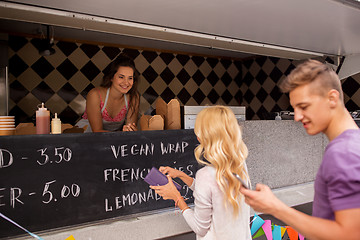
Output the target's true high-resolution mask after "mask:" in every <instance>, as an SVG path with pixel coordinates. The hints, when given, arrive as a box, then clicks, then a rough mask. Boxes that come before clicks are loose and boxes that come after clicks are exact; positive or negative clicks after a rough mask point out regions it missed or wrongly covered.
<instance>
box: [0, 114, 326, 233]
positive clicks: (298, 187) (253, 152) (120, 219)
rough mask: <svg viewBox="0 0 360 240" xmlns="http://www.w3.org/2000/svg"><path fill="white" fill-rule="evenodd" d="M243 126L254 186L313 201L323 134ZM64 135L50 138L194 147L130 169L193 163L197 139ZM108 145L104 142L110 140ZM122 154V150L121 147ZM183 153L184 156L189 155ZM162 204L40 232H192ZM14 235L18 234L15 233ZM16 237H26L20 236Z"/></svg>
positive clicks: (276, 124)
mask: <svg viewBox="0 0 360 240" xmlns="http://www.w3.org/2000/svg"><path fill="white" fill-rule="evenodd" d="M241 125H242V128H243V135H244V141H245V143H246V144H247V146H248V149H249V157H248V159H247V164H248V169H249V173H250V177H251V180H252V184H253V185H255V183H257V182H262V183H266V184H268V185H269V186H270V187H271V188H273V189H275V190H276V192H277V194H279V197H280V198H281V199H283V200H284V201H285V202H286V203H287V204H288V205H291V206H294V205H299V204H302V203H306V202H310V201H311V200H312V197H313V186H312V182H313V180H314V178H315V174H316V171H317V168H318V166H319V164H320V162H321V159H322V154H323V151H324V148H325V145H326V144H327V140H326V138H325V137H324V135H322V134H319V135H317V136H308V135H307V134H306V132H305V131H304V129H303V127H302V125H301V124H299V123H295V122H293V121H245V122H242V123H241ZM66 135H67V134H64V135H58V136H51V138H49V139H52V140H53V141H54V142H55V143H62V144H64V143H65V142H64V141H65V140H66V141H67V142H69V139H71V137H72V139H73V142H72V143H71V145H77V147H78V148H79V149H83V151H87V152H91V149H92V148H94V142H92V141H91V139H92V138H93V137H95V139H96V140H97V142H99V143H103V142H105V143H107V146H108V147H105V148H104V149H105V150H106V151H110V152H111V151H112V150H111V147H109V146H110V145H111V144H110V143H117V144H118V145H119V146H120V145H121V143H125V142H127V144H134V143H135V142H136V141H137V140H136V139H140V140H141V141H145V142H146V141H147V140H149V141H150V142H156V143H155V148H156V145H157V144H160V142H169V141H172V140H174V139H175V138H176V141H177V142H184V141H185V139H186V141H187V142H188V143H189V145H188V146H189V147H188V148H187V150H191V151H187V150H186V151H183V152H178V153H176V154H174V155H172V156H171V157H170V156H169V157H168V158H166V159H165V158H159V159H150V158H148V159H147V160H146V157H145V156H136V158H134V160H132V167H134V168H136V166H137V165H138V164H140V165H141V162H143V161H149V162H147V165H146V166H148V167H150V166H151V165H152V164H155V165H158V164H160V162H159V161H170V160H171V161H175V162H178V161H180V160H181V159H187V160H182V161H190V162H187V163H186V164H185V165H189V163H191V164H192V160H189V158H191V157H189V156H190V155H188V154H189V153H191V152H192V148H193V147H194V146H195V145H196V143H195V142H194V139H195V136H194V135H193V132H192V131H191V130H170V131H152V132H134V133H122V134H119V133H98V134H89V135H86V134H83V135H81V136H80V135H76V134H70V135H67V136H66ZM70 136H71V137H70ZM76 136H79V138H81V139H82V141H78V140H77V139H76V138H77V137H76ZM29 137H31V139H32V141H35V142H36V140H37V139H40V138H42V137H43V136H29ZM134 139H135V140H134ZM160 139H161V140H160ZM7 140H11V141H12V144H13V145H15V146H17V147H18V148H19V149H20V148H21V149H23V151H26V149H27V146H24V145H23V142H24V140H25V138H24V137H22V136H12V137H1V138H0V148H2V149H4V148H3V146H4V145H5V144H4V143H5V142H6V141H7ZM140 140H139V141H140ZM134 141H135V142H134ZM186 141H185V142H186ZM60 145H61V144H60ZM185 145H186V144H185ZM185 145H183V146H185ZM104 146H106V144H105V145H104ZM174 147H175V148H174V149H176V146H175V145H174ZM179 147H180V148H178V150H179V151H180V149H181V145H179ZM119 153H121V151H120V152H119ZM14 155H16V154H14ZM183 155H186V156H185V158H184V156H183ZM136 159H138V160H139V159H140V160H141V161H140V162H137V160H136ZM79 161H80V160H79ZM101 161H102V163H104V164H107V162H109V161H110V160H109V159H107V157H105V155H104V158H103V159H101ZM152 161H153V162H152ZM120 162H122V161H119V163H118V164H122V163H120ZM169 163H171V162H167V164H169ZM91 164H96V165H97V167H100V166H101V165H102V164H100V162H99V161H95V162H92V161H91V160H90V159H89V160H88V165H91ZM177 164H179V163H177ZM191 164H190V165H191ZM86 167H88V168H90V169H91V166H86V165H84V169H86ZM9 168H10V167H9ZM119 168H120V167H119ZM4 171H6V168H2V169H1V168H0V172H1V173H2V172H4ZM3 176H4V175H3V174H0V183H2V182H4V179H3ZM75 179H76V178H75ZM89 181H90V180H89ZM90 183H91V182H90ZM123 184H124V183H121V185H120V186H118V187H120V188H121V187H122V185H123ZM89 187H91V185H89ZM0 188H1V186H0ZM95 188H96V186H95V185H94V189H95ZM111 189H112V190H110V191H113V192H116V191H118V190H117V189H116V188H111ZM109 194H110V193H109ZM164 202H165V203H164V205H161V204H160V201H159V202H158V203H159V204H160V205H161V206H160V208H156V207H155V209H153V208H151V207H145V208H139V209H138V210H140V211H139V212H136V213H135V214H129V213H130V212H125V213H124V214H123V215H122V214H121V213H120V212H119V213H118V214H117V216H111V217H110V218H104V219H98V220H96V221H90V222H84V223H83V224H77V225H74V226H71V224H70V226H69V225H67V226H63V227H61V228H57V229H52V230H51V229H47V228H46V227H44V229H43V231H40V232H38V233H39V234H40V236H43V237H44V238H45V239H54V240H55V239H65V238H66V237H68V236H70V235H71V234H72V235H74V237H75V239H77V240H78V239H104V236H106V239H119V235H121V236H122V237H121V238H123V239H156V238H165V237H169V236H174V235H178V234H182V233H186V232H190V231H191V230H190V229H189V227H188V226H187V225H186V223H185V222H184V220H183V219H182V216H181V215H180V214H174V208H173V207H172V203H171V201H167V203H166V201H164ZM102 203H103V202H102ZM1 208H3V207H0V210H1ZM54 221H55V220H54ZM69 221H70V220H69ZM25 227H26V226H25ZM29 230H31V229H29ZM11 239H14V238H13V237H12V238H11ZM18 239H22V238H21V237H20V238H18Z"/></svg>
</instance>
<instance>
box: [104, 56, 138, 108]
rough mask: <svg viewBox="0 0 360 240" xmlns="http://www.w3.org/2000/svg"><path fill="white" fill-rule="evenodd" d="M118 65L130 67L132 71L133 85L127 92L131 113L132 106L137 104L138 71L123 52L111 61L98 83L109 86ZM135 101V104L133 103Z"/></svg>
mask: <svg viewBox="0 0 360 240" xmlns="http://www.w3.org/2000/svg"><path fill="white" fill-rule="evenodd" d="M119 67H130V68H132V70H133V71H134V76H133V80H134V83H133V86H132V88H131V89H130V90H129V92H128V94H129V95H130V99H129V109H132V110H133V111H132V113H134V108H135V106H137V105H138V104H139V93H138V91H137V86H138V82H139V73H138V71H137V70H136V67H135V63H134V61H133V60H132V59H131V58H129V57H128V56H127V55H125V54H120V55H119V56H118V57H117V58H116V59H115V60H114V61H112V62H111V63H110V64H109V65H108V66H107V67H106V69H105V73H104V77H103V80H102V83H101V84H100V86H101V87H104V88H109V87H111V84H112V81H111V80H112V78H113V77H114V75H115V73H116V72H117V71H118V70H119ZM133 103H135V104H133Z"/></svg>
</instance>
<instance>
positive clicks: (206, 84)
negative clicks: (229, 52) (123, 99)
mask: <svg viewBox="0 0 360 240" xmlns="http://www.w3.org/2000/svg"><path fill="white" fill-rule="evenodd" d="M38 42H39V40H38V39H35V38H24V37H18V36H11V35H10V36H9V79H10V101H11V102H12V103H13V105H12V109H10V114H14V115H15V116H16V121H17V123H19V122H23V121H33V120H34V119H33V114H34V110H35V109H36V106H37V104H39V103H41V102H44V103H45V105H46V107H48V108H49V109H50V111H51V112H52V114H54V113H55V112H54V111H57V113H58V114H59V116H60V118H61V120H62V121H63V122H64V123H71V124H74V123H75V122H76V121H77V119H79V117H80V116H81V114H82V113H83V112H84V110H85V109H84V108H85V102H86V96H87V94H88V92H89V91H90V90H91V89H92V88H94V87H96V86H99V85H100V83H101V79H102V76H103V72H104V71H106V66H107V65H108V63H110V62H111V61H112V60H113V59H115V58H116V57H117V56H118V55H119V54H120V53H125V54H127V55H128V56H129V57H131V58H133V59H134V61H135V63H136V66H137V69H138V71H139V73H140V82H139V93H140V95H141V101H142V102H141V104H140V106H141V109H140V112H141V113H151V112H154V111H153V109H154V108H155V105H154V104H155V101H156V99H157V98H158V97H159V96H160V97H162V98H163V99H164V100H165V101H169V100H170V99H172V98H177V99H178V100H179V101H180V103H181V105H206V104H226V105H233V106H236V105H243V106H246V107H247V115H246V118H247V119H267V118H269V112H273V111H282V110H291V108H290V105H289V99H288V96H287V95H286V94H282V93H281V92H280V90H279V88H278V87H277V83H278V81H279V80H280V79H281V78H283V77H284V76H285V75H287V74H288V73H289V72H290V71H291V70H292V69H293V68H294V67H295V66H294V63H293V62H292V61H291V60H287V59H279V58H273V57H259V58H256V59H252V60H247V61H243V62H242V61H238V60H232V59H222V58H214V57H202V56H193V55H186V54H175V53H165V52H155V51H144V50H138V49H130V48H117V47H110V46H100V45H90V44H81V43H74V42H65V41H55V45H54V48H55V49H56V53H55V54H54V55H52V56H47V57H43V56H40V55H37V52H38V51H37V49H36V46H37V44H38ZM359 87H360V74H357V75H355V76H352V77H349V78H348V79H347V80H345V81H344V82H343V89H344V92H345V94H344V96H345V101H346V107H347V108H348V109H349V111H353V110H357V109H359V106H360V90H359Z"/></svg>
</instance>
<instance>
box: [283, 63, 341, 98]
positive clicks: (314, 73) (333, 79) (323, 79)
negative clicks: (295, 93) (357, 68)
mask: <svg viewBox="0 0 360 240" xmlns="http://www.w3.org/2000/svg"><path fill="white" fill-rule="evenodd" d="M312 82H317V83H318V85H316V86H314V88H313V90H314V91H316V92H318V93H319V94H320V95H325V94H326V93H327V92H328V91H329V90H331V89H335V90H337V91H338V92H339V93H340V99H343V92H342V88H341V82H340V79H339V77H338V75H337V74H336V73H335V72H334V70H333V69H332V68H331V67H329V66H328V65H326V64H324V63H321V62H319V61H317V60H311V59H310V60H307V61H305V62H303V63H301V64H300V65H298V66H297V67H296V68H295V69H293V70H292V71H291V73H290V74H289V75H288V76H287V78H285V79H284V80H283V81H281V82H280V84H279V87H280V89H281V91H282V92H284V93H287V92H291V91H292V90H294V89H295V88H297V87H299V86H302V85H305V84H308V83H312Z"/></svg>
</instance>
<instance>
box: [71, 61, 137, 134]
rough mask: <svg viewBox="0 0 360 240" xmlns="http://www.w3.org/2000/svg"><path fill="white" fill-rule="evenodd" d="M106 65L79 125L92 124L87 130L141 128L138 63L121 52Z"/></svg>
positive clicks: (88, 97)
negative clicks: (138, 122)
mask: <svg viewBox="0 0 360 240" xmlns="http://www.w3.org/2000/svg"><path fill="white" fill-rule="evenodd" d="M106 69H108V71H107V72H106V73H105V75H104V77H103V81H102V83H101V85H100V87H97V88H94V89H92V90H91V91H90V92H89V93H88V95H87V99H86V110H85V113H84V115H83V116H82V119H81V120H80V121H79V122H78V123H77V124H76V125H77V126H79V127H84V126H85V125H88V127H87V129H86V131H85V132H108V131H137V126H136V122H137V120H138V112H139V94H138V91H137V85H138V73H137V71H136V68H135V63H134V61H133V60H131V59H130V58H129V57H127V56H125V55H120V56H119V57H117V58H116V59H115V60H114V61H113V62H112V63H110V65H109V66H108V67H107V68H106ZM89 123H90V124H89Z"/></svg>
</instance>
